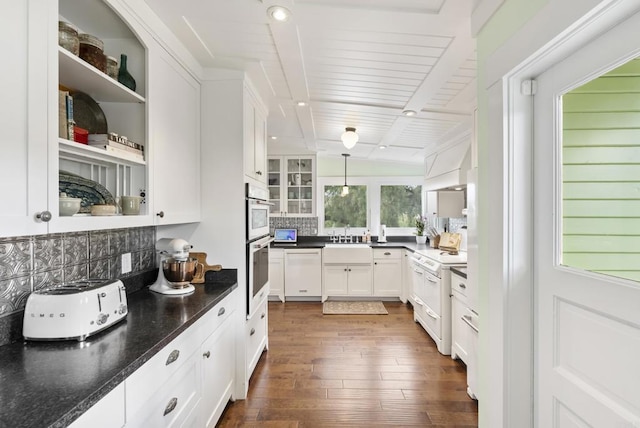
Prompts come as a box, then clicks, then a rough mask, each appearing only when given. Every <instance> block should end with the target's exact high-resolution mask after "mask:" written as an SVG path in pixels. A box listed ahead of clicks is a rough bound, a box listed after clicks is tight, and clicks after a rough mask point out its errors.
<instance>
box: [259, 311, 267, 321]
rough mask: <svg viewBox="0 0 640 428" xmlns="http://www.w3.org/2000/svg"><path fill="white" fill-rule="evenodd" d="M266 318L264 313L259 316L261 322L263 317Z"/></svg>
mask: <svg viewBox="0 0 640 428" xmlns="http://www.w3.org/2000/svg"><path fill="white" fill-rule="evenodd" d="M266 316H267V314H265V313H264V312H263V313H262V315H260V319H261V320H263V319H264V317H266Z"/></svg>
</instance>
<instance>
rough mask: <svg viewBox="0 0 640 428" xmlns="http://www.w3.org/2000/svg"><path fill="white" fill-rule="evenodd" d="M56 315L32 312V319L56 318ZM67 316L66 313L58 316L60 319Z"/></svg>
mask: <svg viewBox="0 0 640 428" xmlns="http://www.w3.org/2000/svg"><path fill="white" fill-rule="evenodd" d="M55 317H56V314H53V313H51V314H34V313H33V312H31V318H55ZM64 317H65V314H64V312H60V313H59V314H58V318H64Z"/></svg>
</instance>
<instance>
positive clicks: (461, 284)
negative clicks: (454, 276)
mask: <svg viewBox="0 0 640 428" xmlns="http://www.w3.org/2000/svg"><path fill="white" fill-rule="evenodd" d="M458 287H460V288H467V286H466V285H464V283H463V282H461V283H460V284H458Z"/></svg>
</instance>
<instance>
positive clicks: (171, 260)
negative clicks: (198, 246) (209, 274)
mask: <svg viewBox="0 0 640 428" xmlns="http://www.w3.org/2000/svg"><path fill="white" fill-rule="evenodd" d="M191 248H192V247H191V245H190V244H189V243H188V242H187V241H185V240H184V239H180V238H175V239H172V238H162V239H158V241H157V242H156V252H157V253H158V255H159V257H160V260H159V263H158V264H159V266H158V279H157V280H156V282H155V283H154V284H153V285H152V286H151V287H149V289H150V290H151V291H154V292H156V293H160V294H170V295H183V294H189V293H193V292H194V291H195V287H194V286H193V285H192V284H191V281H193V278H194V277H195V276H196V274H197V272H198V269H200V270H202V269H203V268H204V266H203V265H202V263H198V260H197V259H195V258H193V257H189V251H190V250H191Z"/></svg>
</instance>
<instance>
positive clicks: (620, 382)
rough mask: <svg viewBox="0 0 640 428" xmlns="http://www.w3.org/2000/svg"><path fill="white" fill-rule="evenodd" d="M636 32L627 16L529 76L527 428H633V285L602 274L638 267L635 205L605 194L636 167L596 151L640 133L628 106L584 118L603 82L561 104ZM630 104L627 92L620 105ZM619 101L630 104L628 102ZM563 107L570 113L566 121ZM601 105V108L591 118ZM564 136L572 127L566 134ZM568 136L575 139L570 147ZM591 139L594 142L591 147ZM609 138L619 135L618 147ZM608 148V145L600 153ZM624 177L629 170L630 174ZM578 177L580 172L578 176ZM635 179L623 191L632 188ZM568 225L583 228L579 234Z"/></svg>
mask: <svg viewBox="0 0 640 428" xmlns="http://www.w3.org/2000/svg"><path fill="white" fill-rule="evenodd" d="M638 28H640V17H638V16H633V17H631V18H630V19H629V20H628V21H626V22H624V23H623V24H620V25H618V26H617V27H615V28H614V29H612V30H610V31H609V32H608V33H606V34H604V35H602V36H601V37H599V38H598V39H597V40H595V41H592V42H591V43H590V44H588V45H587V46H585V47H583V48H582V49H579V50H577V51H575V52H574V53H573V54H572V55H571V56H570V57H568V58H566V59H565V60H563V61H561V62H559V63H557V64H556V65H555V66H553V67H552V68H551V69H549V70H547V71H545V72H544V73H543V74H542V75H540V76H539V77H538V78H537V79H536V80H537V82H538V91H537V94H536V95H535V97H534V207H535V208H534V219H535V220H534V246H535V247H534V281H535V299H534V300H535V310H534V314H535V315H534V317H535V320H534V323H535V330H536V331H535V340H534V350H535V351H534V352H535V356H534V360H535V368H534V373H535V378H534V382H535V400H534V407H535V426H537V427H545V428H546V427H639V426H640V394H639V393H638V384H639V382H640V364H639V362H640V284H639V283H638V277H636V280H635V281H634V280H630V279H622V278H621V277H625V275H629V274H626V273H624V272H623V270H624V269H623V268H621V267H619V266H618V267H617V268H610V267H607V265H616V264H624V263H626V265H627V267H629V266H631V267H630V269H634V268H633V265H636V266H640V255H638V252H637V250H636V251H635V255H634V254H629V253H630V250H631V252H633V251H634V250H633V247H635V246H636V245H637V244H638V242H637V241H638V240H640V220H638V218H640V210H639V209H636V208H634V207H635V206H636V204H637V203H638V201H637V196H636V198H635V199H636V200H635V201H634V200H633V198H630V199H627V200H625V198H624V197H621V196H616V194H617V193H618V192H619V191H620V189H622V188H623V187H624V186H623V185H620V186H611V182H613V181H616V180H618V181H624V180H623V179H621V177H622V176H624V175H625V174H627V175H629V176H631V177H635V178H632V179H633V180H635V181H637V182H640V166H634V165H632V164H636V163H637V162H638V161H636V160H635V159H634V158H633V156H631V157H627V158H626V159H616V156H617V155H616V154H615V153H617V152H616V151H615V150H613V149H612V148H610V147H608V146H607V145H608V144H609V145H611V146H616V145H618V146H619V145H627V144H628V145H629V146H631V147H633V145H634V144H635V147H636V148H635V152H637V151H638V150H640V149H639V148H638V147H640V143H638V142H636V143H633V142H631V143H626V142H624V135H625V134H626V135H627V136H629V135H628V133H629V132H635V131H629V130H628V129H627V130H625V129H623V128H625V127H626V128H634V127H636V126H637V127H638V134H637V135H638V136H640V120H639V121H637V123H638V125H635V123H636V122H635V120H634V119H640V115H639V114H638V113H635V112H633V109H632V108H628V109H629V111H628V112H627V111H625V112H620V111H616V110H617V107H615V106H607V105H606V103H604V102H601V103H596V104H599V106H598V107H596V110H598V113H594V112H593V111H592V108H593V104H594V103H593V98H594V97H597V96H600V95H601V94H602V93H606V92H608V90H609V89H607V86H608V85H610V84H611V83H612V82H613V80H609V81H607V82H604V83H603V81H602V80H600V81H599V82H600V83H602V84H600V85H599V84H595V85H591V86H590V88H591V89H592V93H589V94H581V95H580V97H581V98H580V102H579V103H575V102H574V101H575V100H574V101H572V102H571V103H570V102H569V100H570V98H569V96H563V95H564V94H566V93H567V92H569V91H571V94H570V95H572V94H575V92H576V91H579V89H578V88H583V87H584V85H585V84H586V83H587V82H590V81H592V80H593V79H595V78H596V77H597V76H599V75H601V74H603V73H606V72H608V71H610V70H612V69H614V68H616V67H618V66H620V65H622V64H624V63H627V62H628V61H629V60H630V59H631V58H633V57H636V56H638V55H639V52H640V51H639V49H638V48H639V47H640V41H639V39H638V37H637V34H638V32H637V29H638ZM634 48H635V49H634ZM628 77H629V76H626V77H624V78H623V79H621V80H620V82H619V83H620V85H622V87H624V85H625V84H626V83H628V82H629V81H628V80H625V79H628ZM638 79H639V80H640V78H638ZM625 82H626V83H625ZM598 92H600V94H598ZM623 92H624V91H623ZM629 92H631V91H629ZM583 95H584V96H583ZM634 96H635V97H638V94H633V96H631V98H633V97H634ZM625 97H627V99H631V98H630V97H629V94H626V95H625ZM571 106H573V107H571ZM576 106H577V107H576ZM570 108H573V109H574V113H571V114H567V111H568V110H569V109H570ZM607 108H609V109H610V110H611V111H609V112H602V111H601V110H606V109H607ZM626 109H627V108H625V110H626ZM580 110H582V111H580ZM563 111H564V113H565V115H564V116H563ZM636 111H638V109H636ZM603 120H604V121H605V122H607V123H609V124H611V123H613V122H616V121H618V120H619V121H620V122H625V121H626V125H625V124H623V123H621V124H619V125H615V126H613V125H607V126H604V125H600V124H599V123H600V122H601V121H603ZM581 127H582V128H581ZM607 127H617V128H620V129H619V130H620V132H619V133H618V134H615V133H614V134H607V133H604V131H603V130H604V129H605V128H607ZM568 128H574V129H571V130H570V131H567V129H568ZM607 131H608V130H607ZM576 135H577V136H579V137H580V138H579V139H578V141H579V142H578V143H576V142H575V141H576V138H575V137H576ZM593 135H597V136H599V137H598V138H601V141H599V142H598V143H594V142H593V140H594V139H593V138H591V136H593ZM610 136H612V137H611V138H610ZM617 138H621V140H620V141H619V144H617V143H618V140H617ZM612 139H613V140H612ZM631 139H632V140H634V139H635V137H633V138H631ZM569 140H571V141H573V142H572V143H569V142H568V141H569ZM563 141H564V145H563ZM612 141H616V142H617V143H613V144H611V143H612ZM636 141H640V139H638V140H636ZM599 144H602V146H598V145H599ZM571 145H572V146H571ZM569 146H571V147H569ZM633 152H634V150H632V151H631V152H630V153H633ZM563 162H564V166H563ZM638 165H640V164H638ZM632 170H635V171H636V172H635V173H631V174H629V171H632ZM585 171H590V173H589V174H588V175H585V174H584V172H585ZM625 171H626V172H625ZM615 177H617V178H615ZM623 178H624V177H623ZM637 182H636V183H635V184H634V185H633V186H631V187H633V188H635V189H637V188H638V187H639V186H638V183H637ZM580 186H582V187H580ZM579 188H582V189H583V190H584V192H585V193H584V194H583V195H582V196H576V197H574V198H573V199H570V200H569V199H567V198H568V194H569V193H571V194H573V195H574V196H575V194H577V193H579V192H580V191H579V190H576V189H579ZM602 189H609V190H605V191H604V192H603V191H602ZM634 211H635V212H634ZM579 224H581V225H582V227H583V228H584V229H585V230H582V231H581V230H578V229H580V226H579ZM602 224H609V229H610V230H609V231H605V233H604V234H603V233H602V231H601V230H600V232H598V228H600V227H601V225H602ZM620 224H629V225H635V227H634V229H635V230H629V231H628V232H629V233H628V234H627V233H624V232H623V231H620V230H618V231H616V230H614V229H615V228H618V229H620ZM598 225H600V226H598ZM607 233H608V234H607ZM628 235H639V236H638V237H633V236H628ZM594 253H595V255H594ZM618 253H627V254H618ZM625 260H626V262H625ZM589 264H591V266H592V267H589V266H588V265H589ZM585 265H587V266H585ZM635 269H638V268H637V267H636V268H635ZM596 272H599V273H596ZM603 272H604V273H603ZM632 276H633V275H630V276H626V277H627V278H630V277H632Z"/></svg>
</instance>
